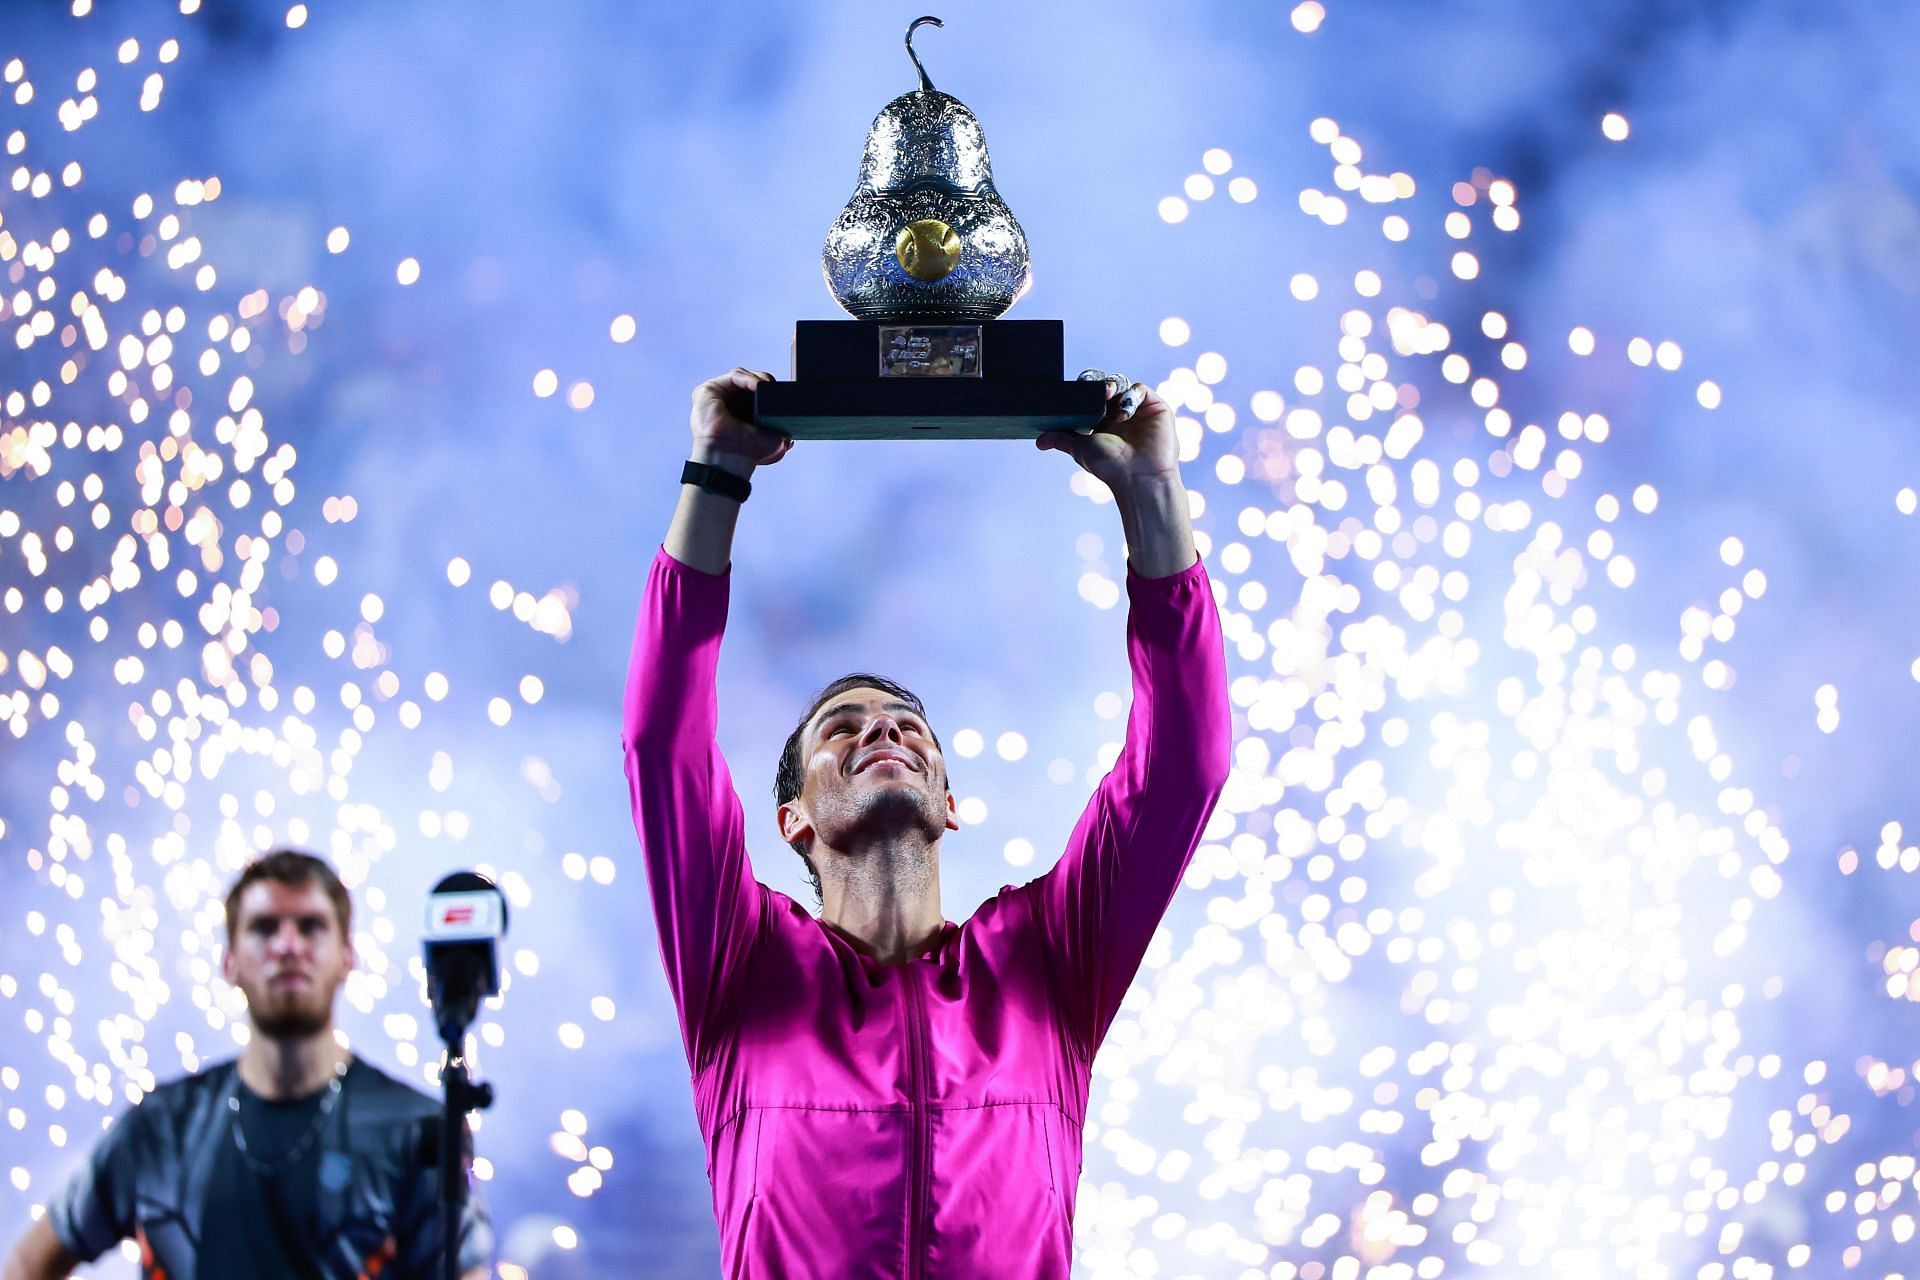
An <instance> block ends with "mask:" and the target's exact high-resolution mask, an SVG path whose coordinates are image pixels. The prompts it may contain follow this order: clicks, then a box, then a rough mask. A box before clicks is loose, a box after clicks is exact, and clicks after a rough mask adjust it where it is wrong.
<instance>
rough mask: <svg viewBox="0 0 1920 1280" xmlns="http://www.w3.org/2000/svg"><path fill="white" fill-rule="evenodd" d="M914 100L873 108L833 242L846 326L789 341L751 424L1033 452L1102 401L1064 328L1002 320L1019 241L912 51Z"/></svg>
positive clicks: (1019, 272) (811, 327)
mask: <svg viewBox="0 0 1920 1280" xmlns="http://www.w3.org/2000/svg"><path fill="white" fill-rule="evenodd" d="M927 23H932V24H933V25H934V26H939V25H941V23H940V20H939V19H938V18H933V17H925V18H918V19H915V21H914V22H913V23H912V25H910V26H909V27H908V28H907V56H908V57H909V58H911V59H912V60H913V65H914V69H915V71H917V72H918V73H919V76H920V87H919V88H918V89H915V90H913V91H911V92H908V93H903V94H901V95H900V96H899V97H898V98H895V99H894V100H893V101H892V102H890V103H888V104H887V105H886V106H885V107H884V108H882V109H881V111H880V114H879V115H878V116H876V117H874V121H873V126H872V127H871V128H870V129H869V130H868V131H867V145H866V151H865V153H864V154H863V155H862V157H861V161H860V181H859V184H858V185H857V186H856V187H855V188H854V193H853V198H852V199H850V200H849V201H847V205H846V208H845V209H843V210H841V213H840V217H839V218H838V219H837V220H836V221H835V222H834V224H833V227H832V229H831V230H830V231H829V232H828V233H827V243H826V248H825V250H824V252H823V253H822V256H821V266H822V268H823V270H824V272H825V275H826V280H827V287H828V289H829V290H831V291H832V293H833V296H834V300H835V301H837V302H838V303H839V304H840V305H841V306H842V307H843V308H845V309H846V310H847V312H848V313H849V314H850V315H852V316H853V317H854V318H853V319H851V320H802V321H800V322H799V323H798V324H796V325H795V326H794V334H793V377H792V380H791V381H785V382H766V383H761V384H760V386H759V388H758V389H757V390H756V391H755V393H754V419H755V421H757V422H758V423H759V424H760V425H762V426H766V427H771V428H773V429H774V430H776V431H780V432H783V433H784V434H786V435H789V436H793V437H795V438H796V439H801V440H899V439H910V438H915V437H922V438H924V437H944V438H947V439H987V438H1027V439H1031V438H1032V437H1033V436H1036V435H1038V434H1039V433H1041V432H1043V431H1055V430H1060V429H1070V430H1079V431H1086V430H1090V429H1092V427H1093V426H1094V425H1095V424H1096V423H1098V422H1099V421H1100V419H1101V417H1102V415H1103V414H1104V413H1105V410H1106V386H1105V384H1103V383H1100V382H1085V381H1068V380H1067V379H1066V378H1065V375H1064V369H1065V341H1066V340H1065V334H1064V331H1063V328H1062V326H1061V324H1060V322H1059V321H1058V320H1002V319H1000V318H999V317H1000V315H1001V314H1002V313H1003V312H1005V311H1006V310H1007V308H1008V307H1011V306H1012V305H1013V304H1014V302H1015V301H1017V300H1018V299H1019V297H1020V295H1021V294H1023V293H1025V292H1026V289H1027V285H1028V284H1029V283H1030V279H1031V277H1030V273H1029V267H1028V259H1027V237H1026V233H1025V232H1024V231H1022V230H1021V229H1020V224H1019V223H1018V222H1017V221H1015V220H1014V216H1013V211H1012V210H1010V209H1009V208H1007V205H1006V202H1005V201H1004V200H1002V199H1001V198H1000V193H999V192H998V191H997V190H995V189H994V185H993V171H992V168H991V166H990V165H989V163H988V159H987V142H986V136H985V134H984V133H982V131H981V129H980V122H979V120H977V119H976V118H975V117H974V114H973V112H971V111H969V110H968V109H967V107H966V105H965V104H964V103H962V102H961V101H960V100H959V99H957V98H955V97H952V96H951V95H949V94H945V93H941V92H940V91H939V90H937V89H935V88H934V87H933V82H932V81H931V80H929V79H928V78H927V73H926V69H925V68H924V67H922V66H921V65H920V58H919V55H918V54H916V53H915V52H914V50H913V33H914V31H916V30H917V29H918V28H919V27H921V26H922V25H924V24H927Z"/></svg>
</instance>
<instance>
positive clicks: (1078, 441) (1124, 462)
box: [1031, 384, 1232, 1054]
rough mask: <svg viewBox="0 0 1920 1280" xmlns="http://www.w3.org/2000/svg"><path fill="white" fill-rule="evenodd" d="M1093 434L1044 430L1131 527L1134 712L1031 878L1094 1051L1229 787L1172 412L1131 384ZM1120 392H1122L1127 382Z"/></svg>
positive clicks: (1228, 733)
mask: <svg viewBox="0 0 1920 1280" xmlns="http://www.w3.org/2000/svg"><path fill="white" fill-rule="evenodd" d="M1132 391H1133V394H1134V396H1135V397H1137V398H1138V400H1139V408H1138V409H1137V410H1136V411H1135V412H1133V413H1132V414H1131V415H1129V414H1128V413H1127V412H1126V410H1125V406H1124V404H1123V403H1122V400H1123V396H1116V397H1115V402H1114V404H1113V407H1111V408H1110V409H1109V411H1108V414H1107V418H1106V420H1105V421H1103V422H1102V423H1101V424H1100V426H1099V427H1098V428H1096V429H1095V431H1094V432H1093V434H1091V435H1088V436H1075V435H1072V434H1070V433H1064V432H1058V433H1049V434H1048V435H1044V436H1042V437H1040V441H1039V443H1040V447H1041V448H1043V449H1057V450H1060V451H1062V452H1065V453H1067V454H1069V455H1071V456H1072V457H1073V459H1074V460H1075V461H1076V462H1078V463H1079V464H1080V465H1081V466H1082V467H1083V468H1085V469H1086V470H1087V471H1088V472H1090V473H1091V474H1093V475H1094V476H1095V477H1096V478H1098V479H1099V480H1101V481H1102V482H1104V483H1105V484H1106V485H1107V487H1108V488H1109V489H1111V490H1112V492H1113V497H1114V504H1115V505H1116V506H1117V507H1118V508H1119V509H1120V520H1121V524H1122V527H1123V528H1124V529H1125V531H1126V537H1127V553H1128V554H1127V558H1128V563H1129V573H1128V577H1127V596H1128V600H1129V610H1128V616H1127V655H1128V659H1129V662H1130V665H1131V667H1132V672H1133V709H1132V711H1131V712H1130V713H1129V715H1128V718H1127V737H1126V743H1125V745H1124V746H1123V747H1122V749H1121V753H1120V758H1119V760H1118V761H1116V762H1115V764H1114V766H1113V768H1112V770H1111V771H1109V772H1108V774H1107V776H1106V777H1105V778H1104V779H1102V780H1101V783H1100V785H1099V787H1098V788H1097V789H1096V790H1095V791H1094V795H1093V798H1092V799H1091V800H1090V801H1089V802H1088V804H1087V809H1086V812H1085V813H1084V814H1083V815H1082V816H1081V819H1080V822H1079V824H1078V825H1077V826H1075V828H1074V830H1073V835H1072V837H1071V838H1070V839H1069V841H1068V844H1067V849H1066V852H1065V853H1064V854H1062V855H1061V858H1060V861H1059V863H1058V864H1056V865H1055V867H1054V868H1053V870H1051V871H1049V872H1048V873H1047V874H1046V875H1044V876H1042V877H1041V878H1040V879H1039V880H1037V881H1035V882H1034V884H1033V885H1032V886H1031V889H1032V893H1033V899H1032V900H1033V903H1034V908H1035V911H1036V913H1037V914H1038V916H1039V921H1040V926H1041V928H1042V930H1043V932H1044V933H1045V935H1046V939H1047V943H1048V952H1049V954H1050V955H1051V956H1052V957H1053V958H1054V963H1055V964H1056V966H1057V967H1058V969H1059V971H1060V973H1061V976H1062V978H1063V979H1064V982H1063V985H1064V986H1065V987H1066V988H1067V991H1066V993H1065V994H1066V996H1067V998H1068V1000H1069V1002H1070V1005H1071V1007H1072V1014H1073V1016H1074V1018H1075V1020H1076V1022H1077V1023H1078V1024H1079V1027H1080V1030H1081V1032H1082V1034H1083V1036H1084V1043H1085V1047H1086V1049H1087V1052H1088V1053H1089V1054H1091V1053H1092V1052H1093V1051H1094V1050H1095V1049H1096V1048H1098V1046H1099V1043H1100V1040H1101V1039H1102V1038H1103V1037H1104V1036H1105V1035H1106V1031H1107V1027H1108V1025H1109V1024H1111V1023H1112V1021H1113V1017H1114V1015H1115V1013H1117V1012H1118V1011H1119V1008H1120V1000H1121V997H1122V996H1124V995H1125V994H1126V990H1127V986H1128V984H1129V983H1131V982H1132V981H1133V975H1134V973H1135V971H1136V970H1138V968H1139V967H1140V959H1141V957H1142V956H1143V955H1145V954H1146V949H1147V943H1148V942H1149V941H1150V940H1151V939H1152V937H1153V931H1154V929H1155V928H1156V927H1157V926H1158V925H1159V923H1160V919H1161V917H1162V916H1164V915H1165V914H1166V910H1167V906H1168V904H1169V903H1170V902H1171V901H1172V898H1173V894H1174V891H1175V890H1176V889H1178V888H1179V885H1180V877H1181V876H1182V875H1183V874H1184V873H1185V871H1186V867H1187V862H1188V861H1189V859H1191V858H1192V856H1193V851H1194V848H1195V847H1196V846H1197V845H1198V844H1199V841H1200V833H1201V830H1202V829H1203V828H1204V827H1205V826H1206V822H1207V818H1208V816H1209V815H1210V814H1211V813H1212V812H1213V805H1214V801H1215V800H1217V799H1218V798H1219V795H1220V789H1221V787H1222V786H1224V785H1225V782H1226V776H1227V766H1228V758H1229V748H1230V746H1231V741H1232V721H1231V717H1230V715H1229V714H1228V710H1227V690H1226V658H1225V653H1224V651H1223V648H1222V644H1221V638H1220V619H1219V614H1218V613H1217V612H1216V610H1215V608H1214V602H1213V594H1212V588H1211V584H1210V583H1209V582H1208V580H1207V573H1206V570H1205V568H1203V567H1202V566H1201V564H1200V560H1199V556H1198V555H1197V554H1196V552H1195V550H1194V544H1193V526H1192V524H1191V522H1190V521H1189V519H1188V514H1187V494H1186V489H1185V488H1184V487H1183V486H1182V485H1181V482H1180V461H1179V457H1180V455H1179V444H1178V441H1177V438H1176V435H1175V432H1174V417H1173V411H1172V409H1171V408H1170V407H1169V406H1168V405H1167V404H1166V402H1165V401H1163V400H1161V399H1160V398H1159V397H1158V396H1156V395H1155V394H1153V392H1152V391H1150V390H1148V389H1147V388H1145V387H1142V386H1140V385H1139V384H1135V385H1134V387H1133V388H1132ZM1123 395H1124V393H1123Z"/></svg>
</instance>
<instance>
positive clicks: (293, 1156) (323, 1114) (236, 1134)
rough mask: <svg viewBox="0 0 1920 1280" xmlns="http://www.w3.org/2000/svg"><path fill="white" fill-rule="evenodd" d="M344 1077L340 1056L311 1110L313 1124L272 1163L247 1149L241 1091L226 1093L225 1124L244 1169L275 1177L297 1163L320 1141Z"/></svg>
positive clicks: (337, 1099) (337, 1098)
mask: <svg viewBox="0 0 1920 1280" xmlns="http://www.w3.org/2000/svg"><path fill="white" fill-rule="evenodd" d="M346 1076H347V1059H344V1058H343V1059H341V1060H340V1061H339V1062H337V1063H335V1064H334V1068H333V1079H331V1080H329V1081H327V1088H326V1096H324V1097H322V1098H321V1099H320V1107H319V1109H318V1110H317V1111H316V1112H315V1113H314V1116H313V1121H312V1123H310V1124H308V1126H307V1131H306V1132H305V1133H303V1134H301V1135H300V1140H299V1141H298V1142H296V1143H294V1144H293V1146H292V1147H290V1148H288V1150H287V1152H286V1154H284V1155H282V1156H281V1157H280V1158H279V1159H277V1160H274V1161H271V1162H269V1161H265V1160H262V1159H260V1157H258V1156H256V1155H254V1154H253V1152H251V1151H249V1150H247V1132H246V1129H245V1128H244V1127H243V1126H242V1125H241V1123H240V1094H239V1092H238V1091H237V1090H236V1091H235V1092H234V1093H232V1094H229V1095H228V1096H227V1119H228V1121H229V1123H228V1126H227V1127H228V1130H229V1131H230V1132H231V1133H232V1134H233V1147H234V1150H236V1151H238V1152H239V1153H240V1159H241V1160H242V1161H243V1162H245V1164H246V1166H247V1168H249V1169H251V1170H253V1172H254V1173H255V1174H256V1175H257V1176H259V1177H262V1178H274V1177H278V1176H279V1175H280V1174H282V1173H285V1172H286V1171H287V1170H288V1169H291V1168H292V1167H293V1166H294V1165H296V1164H299V1163H300V1160H301V1158H302V1157H304V1156H305V1155H306V1154H307V1152H308V1151H310V1150H312V1149H313V1144H314V1143H315V1142H317V1141H319V1139H320V1131H321V1130H322V1129H324V1128H326V1127H327V1117H328V1116H330V1115H332V1114H333V1109H334V1108H335V1107H336V1106H338V1105H339V1103H340V1085H341V1081H343V1080H345V1079H346ZM241 1087H245V1086H244V1083H242V1084H241Z"/></svg>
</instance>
